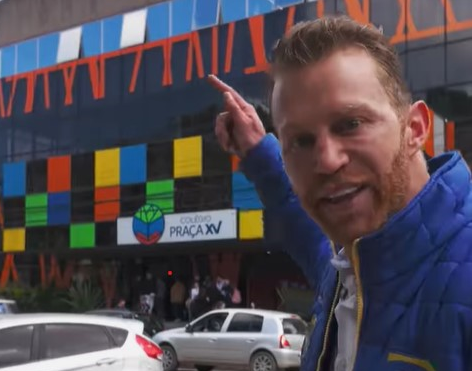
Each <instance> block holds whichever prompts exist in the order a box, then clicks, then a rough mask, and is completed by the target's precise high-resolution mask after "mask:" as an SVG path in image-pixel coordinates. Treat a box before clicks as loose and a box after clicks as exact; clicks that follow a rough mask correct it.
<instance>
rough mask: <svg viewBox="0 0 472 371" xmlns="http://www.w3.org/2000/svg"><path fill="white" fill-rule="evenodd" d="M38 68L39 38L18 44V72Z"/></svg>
mask: <svg viewBox="0 0 472 371" xmlns="http://www.w3.org/2000/svg"><path fill="white" fill-rule="evenodd" d="M37 68H38V39H33V40H28V41H25V42H22V43H19V44H18V68H17V71H18V73H23V72H28V71H33V70H35V69H37Z"/></svg>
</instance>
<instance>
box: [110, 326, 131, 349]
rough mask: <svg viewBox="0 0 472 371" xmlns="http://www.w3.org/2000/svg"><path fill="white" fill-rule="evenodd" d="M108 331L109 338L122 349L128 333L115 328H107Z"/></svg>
mask: <svg viewBox="0 0 472 371" xmlns="http://www.w3.org/2000/svg"><path fill="white" fill-rule="evenodd" d="M108 330H110V333H111V336H113V340H114V341H115V344H116V345H117V346H119V347H122V346H123V344H124V343H125V341H126V338H127V337H128V331H126V330H123V329H122V328H116V327H108Z"/></svg>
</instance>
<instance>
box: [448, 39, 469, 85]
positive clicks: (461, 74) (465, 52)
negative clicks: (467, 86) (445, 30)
mask: <svg viewBox="0 0 472 371" xmlns="http://www.w3.org/2000/svg"><path fill="white" fill-rule="evenodd" d="M471 66H472V39H469V40H465V41H460V42H455V43H450V44H448V45H447V82H448V84H454V83H464V82H466V81H471V80H472V68H471Z"/></svg>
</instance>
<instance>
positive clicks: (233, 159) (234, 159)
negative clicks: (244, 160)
mask: <svg viewBox="0 0 472 371" xmlns="http://www.w3.org/2000/svg"><path fill="white" fill-rule="evenodd" d="M240 162H241V160H240V159H239V157H238V156H235V155H232V156H231V169H232V170H233V173H234V172H236V171H239V163H240Z"/></svg>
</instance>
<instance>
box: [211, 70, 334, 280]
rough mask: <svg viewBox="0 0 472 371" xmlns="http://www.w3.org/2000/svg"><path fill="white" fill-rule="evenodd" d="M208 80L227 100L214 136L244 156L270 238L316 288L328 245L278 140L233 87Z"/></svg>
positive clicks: (266, 232)
mask: <svg viewBox="0 0 472 371" xmlns="http://www.w3.org/2000/svg"><path fill="white" fill-rule="evenodd" d="M209 81H210V83H211V84H212V85H213V86H214V87H215V88H216V89H218V90H219V91H221V92H222V93H223V94H224V99H225V112H223V113H221V114H220V115H219V116H218V119H217V121H216V128H215V132H216V135H217V137H218V140H219V142H220V144H221V146H222V147H223V148H224V149H225V150H227V151H229V152H232V153H235V154H237V155H238V156H239V157H240V158H242V162H241V166H242V170H243V172H244V173H245V175H246V176H247V177H248V179H250V180H251V181H252V182H254V184H255V186H256V189H257V191H258V193H259V196H260V198H261V200H262V202H263V204H264V206H265V208H266V209H265V212H264V227H265V238H266V240H267V241H268V242H269V243H271V244H272V245H273V246H275V247H277V248H278V249H282V250H284V251H286V252H287V253H288V254H289V255H290V256H291V257H292V259H293V260H295V262H296V263H297V264H298V265H299V266H300V268H301V269H302V271H303V273H304V274H305V276H306V278H307V279H308V281H309V282H310V284H311V285H312V286H313V287H316V284H317V283H318V282H319V281H320V275H321V274H322V273H323V270H324V267H326V265H327V264H328V261H329V258H330V256H331V252H330V251H331V250H330V247H329V241H328V239H327V238H326V237H325V236H324V234H323V233H322V232H321V230H320V228H319V227H318V226H317V225H316V224H315V223H314V222H313V221H312V220H311V219H310V218H309V217H308V215H307V214H306V213H305V211H304V210H303V209H302V207H301V205H300V202H299V200H298V198H297V197H296V195H295V194H294V193H293V191H292V188H291V186H290V182H289V180H288V178H287V175H286V173H285V170H284V166H283V162H282V157H281V153H280V145H279V142H278V141H277V139H276V138H275V137H274V136H273V135H271V134H268V135H267V134H266V133H265V129H264V126H263V124H262V122H261V121H260V119H259V117H258V116H257V113H256V110H255V109H254V107H253V106H251V105H250V104H249V103H247V102H246V101H245V100H244V99H243V98H242V97H241V96H240V95H239V94H238V93H237V92H236V91H235V90H234V89H232V88H231V87H229V86H228V85H226V84H225V83H223V82H222V81H220V80H218V79H217V78H216V77H213V76H211V77H210V79H209Z"/></svg>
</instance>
